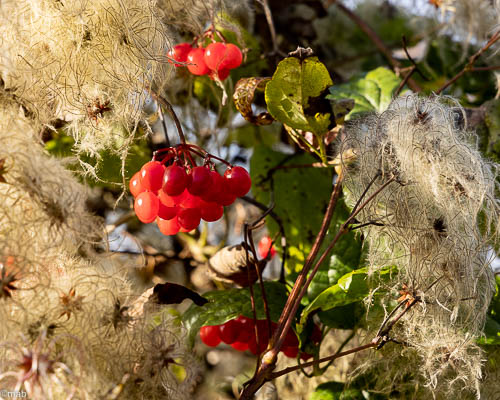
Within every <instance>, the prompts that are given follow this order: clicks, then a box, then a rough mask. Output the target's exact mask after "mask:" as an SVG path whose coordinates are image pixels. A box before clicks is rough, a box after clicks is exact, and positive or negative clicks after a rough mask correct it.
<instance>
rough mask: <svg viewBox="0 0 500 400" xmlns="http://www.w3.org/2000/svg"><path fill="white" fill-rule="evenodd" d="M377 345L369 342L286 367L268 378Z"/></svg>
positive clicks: (274, 377)
mask: <svg viewBox="0 0 500 400" xmlns="http://www.w3.org/2000/svg"><path fill="white" fill-rule="evenodd" d="M377 345H378V343H376V342H370V343H368V344H365V345H363V346H358V347H355V348H353V349H351V350H346V351H342V352H340V353H336V354H334V355H332V356H328V357H323V358H320V359H319V360H315V361H309V362H306V363H304V364H300V365H295V366H293V367H288V368H285V369H282V370H281V371H276V372H273V373H271V374H270V376H269V379H276V378H279V377H280V376H283V375H286V374H289V373H290V372H293V371H297V370H298V369H300V368H306V367H310V366H312V365H316V364H320V363H324V362H326V361H332V360H335V359H337V358H341V357H344V356H348V355H349V354H353V353H357V352H359V351H362V350H366V349H371V348H374V347H376V346H377Z"/></svg>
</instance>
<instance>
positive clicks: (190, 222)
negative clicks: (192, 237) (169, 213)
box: [177, 208, 201, 232]
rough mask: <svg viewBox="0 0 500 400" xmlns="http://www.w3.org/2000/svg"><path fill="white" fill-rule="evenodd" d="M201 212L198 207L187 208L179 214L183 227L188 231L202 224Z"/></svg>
mask: <svg viewBox="0 0 500 400" xmlns="http://www.w3.org/2000/svg"><path fill="white" fill-rule="evenodd" d="M200 219H201V213H200V210H199V209H198V208H185V209H183V210H181V211H179V213H178V214H177V220H178V221H179V225H180V226H181V228H184V229H185V230H186V231H187V232H189V231H191V230H193V229H194V228H196V227H197V226H198V225H200Z"/></svg>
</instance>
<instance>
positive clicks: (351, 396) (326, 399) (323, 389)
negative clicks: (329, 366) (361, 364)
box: [309, 381, 364, 400]
mask: <svg viewBox="0 0 500 400" xmlns="http://www.w3.org/2000/svg"><path fill="white" fill-rule="evenodd" d="M309 400H364V396H363V393H362V392H361V390H359V389H354V388H347V389H346V387H345V384H344V383H342V382H335V381H331V382H325V383H322V384H321V385H319V386H318V387H317V388H316V390H315V391H314V392H313V393H312V394H311V397H309Z"/></svg>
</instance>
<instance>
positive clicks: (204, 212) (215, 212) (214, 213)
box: [200, 202, 224, 222]
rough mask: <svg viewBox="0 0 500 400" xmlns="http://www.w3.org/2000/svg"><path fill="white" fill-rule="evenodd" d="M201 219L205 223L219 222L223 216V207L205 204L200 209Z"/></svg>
mask: <svg viewBox="0 0 500 400" xmlns="http://www.w3.org/2000/svg"><path fill="white" fill-rule="evenodd" d="M200 211H201V218H202V219H203V220H204V221H207V222H214V221H217V220H219V219H220V218H221V217H222V216H223V215H224V207H222V206H221V205H220V204H217V203H207V202H204V204H202V205H201V207H200Z"/></svg>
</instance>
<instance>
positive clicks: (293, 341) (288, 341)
mask: <svg viewBox="0 0 500 400" xmlns="http://www.w3.org/2000/svg"><path fill="white" fill-rule="evenodd" d="M298 345H299V339H297V335H296V334H295V332H294V331H293V330H292V329H290V330H289V331H288V333H287V334H286V336H285V340H284V341H283V346H284V347H297V346H298Z"/></svg>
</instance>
